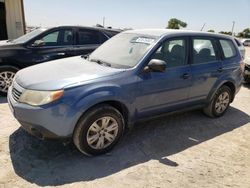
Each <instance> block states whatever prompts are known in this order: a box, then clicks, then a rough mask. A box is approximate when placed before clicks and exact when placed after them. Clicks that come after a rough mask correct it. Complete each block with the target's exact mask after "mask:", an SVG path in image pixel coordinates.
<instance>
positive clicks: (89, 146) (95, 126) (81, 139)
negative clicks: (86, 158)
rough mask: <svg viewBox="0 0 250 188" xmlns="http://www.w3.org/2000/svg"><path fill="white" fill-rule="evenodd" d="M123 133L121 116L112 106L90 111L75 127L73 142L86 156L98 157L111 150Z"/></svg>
mask: <svg viewBox="0 0 250 188" xmlns="http://www.w3.org/2000/svg"><path fill="white" fill-rule="evenodd" d="M123 131H124V119H123V116H122V114H121V113H120V112H119V111H118V110H117V109H115V108H114V107H112V106H109V105H100V106H96V107H94V108H93V109H90V110H89V111H88V112H87V113H86V114H85V115H83V117H82V118H81V119H80V120H79V122H78V124H77V125H76V128H75V131H74V135H73V141H74V144H75V146H76V147H77V148H78V149H79V150H80V151H81V152H82V153H84V154H86V155H99V154H103V153H106V152H107V151H109V150H111V149H112V148H113V147H114V146H115V144H116V143H117V142H118V140H119V138H120V137H121V136H122V134H123Z"/></svg>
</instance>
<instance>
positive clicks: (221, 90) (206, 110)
mask: <svg viewBox="0 0 250 188" xmlns="http://www.w3.org/2000/svg"><path fill="white" fill-rule="evenodd" d="M224 92H226V93H228V95H229V103H228V105H227V107H226V109H225V110H224V111H223V112H221V113H218V112H217V111H216V108H215V103H216V101H217V100H218V97H219V96H220V95H221V94H222V93H224ZM232 97H233V93H232V90H231V89H230V88H229V87H228V86H222V87H220V88H219V89H218V90H217V91H216V93H215V95H214V97H213V99H212V100H211V101H210V103H209V105H208V106H207V107H206V108H204V109H203V112H204V113H205V114H206V115H207V116H209V117H213V118H214V117H221V116H223V115H224V114H225V112H226V111H227V109H228V107H229V105H230V103H231V101H232Z"/></svg>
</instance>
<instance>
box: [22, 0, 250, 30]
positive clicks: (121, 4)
mask: <svg viewBox="0 0 250 188" xmlns="http://www.w3.org/2000/svg"><path fill="white" fill-rule="evenodd" d="M24 8H25V19H26V23H27V25H32V26H40V25H41V26H44V27H51V26H57V25H85V26H93V25H96V24H97V23H99V24H102V19H103V17H104V16H105V18H106V22H105V23H106V26H112V27H114V28H134V29H138V28H165V27H166V25H167V22H168V20H169V19H170V18H173V17H175V18H178V19H181V20H183V21H185V22H187V24H188V26H187V29H192V30H200V29H201V27H202V25H203V24H204V23H206V25H205V28H204V30H205V31H206V30H208V29H214V30H215V31H217V32H218V31H231V29H232V22H233V21H235V31H236V32H239V31H241V30H243V29H245V28H247V27H249V28H250V0H24Z"/></svg>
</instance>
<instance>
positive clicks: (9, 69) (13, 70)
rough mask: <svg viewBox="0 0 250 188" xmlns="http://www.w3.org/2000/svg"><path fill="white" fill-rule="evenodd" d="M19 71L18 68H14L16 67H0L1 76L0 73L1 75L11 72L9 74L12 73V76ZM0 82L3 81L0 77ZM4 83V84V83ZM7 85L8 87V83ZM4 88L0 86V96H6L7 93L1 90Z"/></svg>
mask: <svg viewBox="0 0 250 188" xmlns="http://www.w3.org/2000/svg"><path fill="white" fill-rule="evenodd" d="M18 70H19V69H18V68H16V67H13V66H7V65H6V66H0V75H1V73H3V72H11V73H14V74H16V72H17V71H18ZM1 81H4V79H3V78H2V77H0V82H1ZM5 83H6V82H5ZM8 85H9V86H10V83H8ZM3 89H4V88H3V87H1V85H0V96H6V95H7V92H5V91H4V90H3Z"/></svg>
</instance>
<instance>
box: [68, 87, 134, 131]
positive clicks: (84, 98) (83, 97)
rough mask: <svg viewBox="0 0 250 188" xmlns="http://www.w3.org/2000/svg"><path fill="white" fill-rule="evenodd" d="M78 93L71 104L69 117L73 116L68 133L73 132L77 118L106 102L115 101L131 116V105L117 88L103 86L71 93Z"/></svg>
mask: <svg viewBox="0 0 250 188" xmlns="http://www.w3.org/2000/svg"><path fill="white" fill-rule="evenodd" d="M73 92H74V93H78V96H77V98H76V100H74V101H75V102H74V103H73V104H71V109H74V110H72V111H71V114H69V116H74V121H73V122H72V125H71V127H70V132H73V130H74V128H75V125H76V124H77V122H78V120H79V118H80V117H81V116H82V115H83V114H84V113H85V112H86V111H87V110H88V109H90V108H91V107H93V106H95V105H97V104H100V103H103V102H107V101H116V102H119V103H121V104H123V105H125V106H126V108H127V110H128V112H129V114H131V113H132V114H133V111H134V110H133V108H132V105H129V104H130V103H129V102H128V101H129V99H128V98H126V97H125V96H124V94H123V92H122V89H121V88H120V87H119V86H114V85H112V86H111V85H110V86H107V85H105V86H104V87H96V88H88V89H81V88H79V89H77V90H76V91H73Z"/></svg>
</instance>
